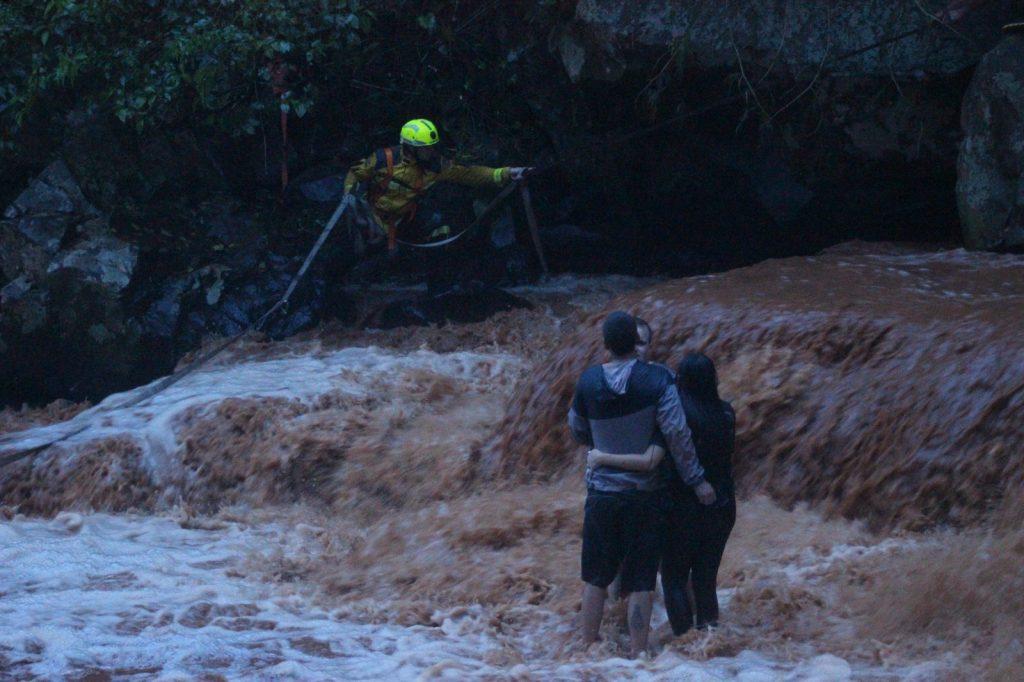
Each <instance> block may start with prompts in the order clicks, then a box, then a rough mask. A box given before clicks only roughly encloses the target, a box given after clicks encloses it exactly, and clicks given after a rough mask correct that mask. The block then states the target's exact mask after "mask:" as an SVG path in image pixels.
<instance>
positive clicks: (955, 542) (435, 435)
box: [0, 245, 1024, 680]
mask: <svg viewBox="0 0 1024 682" xmlns="http://www.w3.org/2000/svg"><path fill="white" fill-rule="evenodd" d="M1022 274H1024V259H1022V258H1020V257H1012V256H991V255H988V256H980V255H971V254H967V253H964V252H960V251H953V252H920V251H913V250H910V249H903V248H899V247H878V246H871V247H868V246H862V245H853V246H847V247H843V248H841V249H837V250H833V251H831V252H828V253H825V254H823V255H821V256H819V257H816V258H807V259H790V260H785V261H774V262H768V263H764V264H762V265H759V266H756V267H753V268H747V269H744V270H738V271H733V272H730V273H725V274H722V275H714V276H707V277H698V278H691V279H687V280H680V281H676V282H666V283H660V284H655V285H654V286H653V287H651V286H648V285H650V284H651V283H650V282H631V281H629V280H623V279H617V280H609V279H603V280H597V281H574V280H572V279H563V280H560V281H557V282H555V283H553V284H549V285H547V286H545V287H536V288H533V289H531V290H523V291H520V292H518V293H520V294H521V295H524V296H528V297H530V298H531V299H532V300H533V301H534V302H535V303H536V304H537V305H536V308H535V309H534V310H531V311H528V310H516V311H511V312H509V313H503V314H501V315H498V316H496V317H494V318H492V319H491V320H489V321H487V322H484V323H479V324H473V325H461V326H449V327H444V328H439V329H419V330H391V331H387V332H375V331H364V332H353V331H349V330H344V329H323V330H320V331H319V332H316V333H310V334H308V335H306V336H304V337H301V338H295V339H292V340H290V341H288V342H283V343H269V342H256V341H253V342H250V343H247V344H245V345H243V346H241V347H239V348H238V349H236V350H235V351H234V352H233V354H231V355H228V356H227V357H223V358H220V359H219V360H218V361H217V362H216V363H214V364H213V365H210V366H208V367H206V368H204V369H203V370H201V371H199V372H196V373H195V374H194V375H192V376H190V377H188V378H186V379H185V380H183V381H182V382H181V383H179V384H177V385H175V386H174V387H172V388H171V389H170V390H168V391H167V392H166V393H164V394H161V395H160V396H158V397H157V398H155V399H154V400H152V401H150V402H149V403H146V404H143V405H140V406H138V407H135V408H131V409H126V410H119V409H118V408H117V407H116V406H117V405H118V404H119V403H120V402H121V401H122V400H123V399H124V397H129V396H130V395H131V392H130V393H129V396H111V397H109V398H108V399H107V400H105V401H104V402H103V403H100V404H99V405H97V406H95V407H90V406H86V405H81V406H74V405H67V404H55V405H53V406H50V407H49V408H48V409H45V410H35V411H33V410H23V411H17V412H14V411H7V412H5V413H0V430H2V431H3V433H2V434H0V450H4V449H9V448H17V447H30V446H32V445H34V444H37V443H39V442H45V441H46V440H49V439H52V438H53V437H55V436H57V435H60V434H62V433H69V432H74V431H76V430H77V429H78V428H79V427H80V426H82V425H89V427H90V428H89V429H88V430H86V431H83V432H82V433H80V434H77V435H75V436H72V437H71V438H69V439H68V441H66V442H63V443H61V444H60V445H58V446H56V447H54V448H52V449H51V450H50V451H48V452H46V453H44V454H43V455H41V456H39V457H37V458H35V459H31V460H26V461H23V462H20V463H18V464H15V465H13V466H11V467H8V468H7V469H5V470H4V471H2V472H0V519H3V520H2V521H0V564H2V565H4V566H5V567H6V566H13V567H14V570H13V571H5V572H4V577H3V579H2V580H0V594H2V595H3V599H0V671H3V673H5V674H9V675H10V676H12V677H14V678H22V677H32V676H36V677H61V676H71V677H84V676H88V675H92V676H94V677H95V679H111V678H116V679H150V678H154V677H156V678H163V679H179V678H196V677H203V678H204V679H225V678H232V677H240V676H241V677H263V678H286V677H291V678H299V679H332V678H337V677H339V676H343V677H353V678H355V677H359V676H364V677H379V676H384V675H387V676H390V677H394V678H398V679H415V678H443V677H455V678H465V677H482V678H487V679H531V678H543V679H578V678H580V677H588V678H593V679H606V678H617V677H623V676H633V677H635V678H636V679H680V678H683V679H687V678H692V679H721V678H727V677H744V678H746V679H794V680H810V679H822V680H826V679H827V680H834V679H846V678H850V677H859V678H867V679H896V678H910V679H921V680H924V679H936V678H939V679H942V678H946V679H958V678H962V677H964V676H971V677H988V678H990V679H1007V678H1013V677H1019V674H1020V672H1021V671H1022V670H1024V625H1022V623H1021V621H1020V618H1019V614H1020V612H1021V611H1022V610H1024V601H1022V597H1021V595H1024V574H1022V572H1021V570H1020V565H1021V563H1022V561H1024V534H1022V533H1021V530H1020V518H1019V516H1017V515H1015V514H1014V507H1013V504H1012V500H1013V498H1014V495H1015V494H1016V493H1017V491H1019V487H1020V476H1021V473H1020V472H1021V467H1020V460H1019V454H1018V453H1019V451H1020V446H1021V437H1022V436H1021V433H1022V431H1024V428H1022V424H1021V416H1020V415H1021V410H1020V408H1021V401H1022V399H1024V396H1022V395H1021V389H1020V387H1021V382H1022V378H1024V367H1022V364H1021V363H1022V360H1021V356H1020V354H1019V350H1018V348H1017V347H1016V339H1015V334H1016V332H1017V331H1018V330H1019V329H1020V328H1022V326H1021V317H1022V316H1024V313H1022V312H1021V306H1020V302H1021V300H1022V298H1024V277H1022ZM639 285H645V286H646V288H642V289H640V288H637V287H638V286H639ZM631 289H635V291H632V292H630V290H631ZM613 296H619V298H616V299H615V300H610V299H612V297H613ZM613 307H624V308H627V309H629V310H632V311H633V312H635V313H637V314H639V315H641V316H643V317H645V318H646V319H648V320H649V321H650V322H651V323H652V325H653V326H654V327H655V343H654V347H653V348H652V351H653V353H654V355H655V357H656V359H659V360H661V361H665V362H670V363H671V362H675V361H676V360H677V359H678V357H679V356H680V354H681V353H682V352H684V350H687V349H690V348H699V349H702V350H705V352H708V353H709V354H711V355H712V356H713V357H714V358H715V360H716V361H717V362H718V364H719V371H720V374H721V378H722V382H723V392H724V394H725V395H726V396H727V397H728V398H730V399H732V400H733V402H734V404H735V405H736V406H737V412H738V413H739V419H740V444H739V452H738V454H737V462H736V464H737V472H738V473H739V475H740V477H741V483H742V486H743V489H744V496H743V497H742V498H741V500H740V505H739V517H738V522H737V527H736V530H735V532H734V535H733V538H732V540H731V541H730V545H729V547H728V549H727V551H726V556H725V559H724V563H723V567H722V571H721V580H720V588H721V594H722V602H723V623H722V627H720V628H718V629H717V630H715V631H713V632H710V633H690V634H688V635H686V636H684V637H682V638H672V637H671V636H668V633H667V632H666V629H665V624H664V621H665V616H664V613H663V611H660V610H659V612H658V613H657V614H656V625H657V628H656V630H655V636H654V654H653V656H652V657H650V658H648V659H643V660H639V661H626V660H624V659H623V658H621V656H622V655H623V653H624V652H625V651H626V642H627V635H626V630H625V624H624V613H623V612H622V607H621V606H616V607H614V608H613V610H612V615H611V617H609V618H608V619H606V623H605V626H604V629H603V632H602V634H603V639H604V641H603V642H602V643H601V644H599V645H598V646H596V647H595V648H593V649H591V650H590V651H583V650H581V649H580V647H579V645H578V643H577V642H576V641H575V640H574V637H573V632H574V627H573V619H574V617H575V615H576V613H577V611H578V608H579V601H580V600H579V578H578V560H579V536H580V529H581V525H582V509H583V496H584V491H583V490H582V481H581V477H580V462H581V458H580V457H579V449H578V448H577V447H576V446H575V445H573V444H571V443H570V442H569V441H568V438H567V434H566V429H565V426H564V419H565V410H566V408H567V404H568V396H569V393H570V392H571V390H572V385H573V382H574V380H575V375H576V372H577V371H578V370H579V369H581V368H582V367H583V365H584V364H586V363H587V362H588V361H590V360H592V359H595V358H597V357H599V356H600V349H599V344H598V341H597V329H596V323H597V320H599V319H600V313H601V311H604V310H608V309H610V308H613ZM768 495H770V496H771V497H772V498H775V499H774V500H772V499H770V498H769V497H768ZM780 502H781V503H782V504H781V505H780V504H779V503H780ZM804 502H807V503H810V506H809V505H808V504H804ZM815 507H817V508H815ZM823 512H826V513H825V514H824V515H823ZM827 512H838V514H836V513H832V514H828V513H827ZM841 516H847V517H851V518H849V519H848V518H841ZM830 517H831V518H830ZM859 519H863V520H864V521H867V522H868V523H864V522H863V521H861V520H859ZM941 521H955V522H957V525H959V526H960V528H959V529H951V528H938V527H935V526H936V524H937V523H938V522H941ZM940 525H941V524H940ZM924 526H928V527H929V528H930V529H929V530H927V531H921V530H918V529H919V528H921V527H924ZM940 590H941V591H942V593H943V595H944V597H943V599H941V600H937V599H935V594H936V592H937V591H940ZM154 642H157V643H158V646H156V647H154V646H153V643H154ZM0 676H2V675H0Z"/></svg>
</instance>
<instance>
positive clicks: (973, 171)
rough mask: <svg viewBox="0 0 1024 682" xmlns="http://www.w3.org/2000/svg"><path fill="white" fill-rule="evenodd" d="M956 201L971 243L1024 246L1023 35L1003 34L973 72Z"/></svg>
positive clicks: (964, 112) (964, 115) (966, 102)
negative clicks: (1003, 36)
mask: <svg viewBox="0 0 1024 682" xmlns="http://www.w3.org/2000/svg"><path fill="white" fill-rule="evenodd" d="M961 123H962V125H963V131H964V136H963V141H962V142H961V143H960V156H959V159H958V163H957V184H956V193H957V204H958V207H959V209H960V221H961V229H962V230H963V236H964V241H965V242H966V244H967V246H968V247H970V248H973V249H1004V248H1020V247H1022V246H1024V36H1021V35H1012V36H1008V37H1007V38H1005V39H1004V40H1003V41H1002V42H1001V43H1000V44H999V45H997V46H996V47H995V48H994V49H993V50H992V51H990V52H989V53H988V54H986V55H985V57H984V58H983V59H982V60H981V64H979V65H978V68H977V70H976V71H975V72H974V77H973V78H972V79H971V84H970V86H969V87H968V89H967V94H966V95H965V96H964V102H963V109H962V112H961Z"/></svg>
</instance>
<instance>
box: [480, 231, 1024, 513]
mask: <svg viewBox="0 0 1024 682" xmlns="http://www.w3.org/2000/svg"><path fill="white" fill-rule="evenodd" d="M1022 273H1024V259H1021V258H1020V257H1015V256H992V255H974V254H968V253H967V252H964V251H946V252H921V251H913V250H905V249H902V248H899V247H867V246H858V245H855V246H847V247H842V248H840V249H837V250H833V251H829V252H826V253H825V254H823V255H821V256H819V257H816V258H793V259H788V260H781V261H768V262H765V263H762V264H760V265H757V266H754V267H751V268H745V269H740V270H735V271H732V272H729V273H726V274H723V275H714V276H705V277H697V278H691V279H684V280H678V281H674V282H671V283H667V284H663V285H659V286H656V287H653V288H651V289H649V290H645V291H643V292H641V293H637V294H633V295H630V296H626V297H624V298H622V299H620V300H619V301H617V302H616V303H614V304H613V305H612V306H611V307H610V308H609V310H611V309H614V308H622V309H625V310H629V311H631V312H633V313H635V314H637V315H639V316H641V317H643V318H645V319H647V320H648V321H650V322H651V324H652V326H653V327H654V329H655V333H654V343H653V346H652V359H654V360H656V361H660V362H665V363H668V364H669V365H670V366H674V365H675V364H676V363H678V361H679V360H680V359H681V358H682V356H683V354H684V353H686V352H689V351H702V352H705V353H707V354H708V355H710V356H711V357H712V358H713V359H714V360H715V362H716V363H717V365H718V368H719V376H720V377H721V382H722V394H723V396H724V397H726V398H727V399H729V400H732V401H733V404H734V406H735V407H736V411H737V415H738V449H737V454H736V460H735V466H736V472H737V475H738V478H739V481H740V484H741V486H742V487H743V488H746V489H747V490H763V491H767V492H769V493H770V494H772V495H773V496H775V497H777V498H778V499H780V500H782V501H783V502H784V503H787V504H793V503H796V502H798V501H801V500H809V501H814V502H818V503H821V504H823V505H824V506H825V507H826V508H827V509H828V510H830V511H833V512H835V513H838V514H842V515H844V516H849V517H858V518H866V519H868V520H870V521H871V522H873V523H874V524H876V525H880V526H906V527H919V526H923V525H928V524H931V523H935V522H941V521H949V522H953V523H972V522H976V521H978V520H980V519H982V518H984V517H986V516H987V515H988V514H989V512H991V511H992V510H993V509H994V508H995V507H997V506H998V505H999V504H1000V503H1001V501H1002V500H1003V499H1004V497H1006V496H1008V495H1010V494H1011V493H1015V492H1018V491H1020V488H1021V485H1022V482H1024V481H1022V474H1024V468H1022V467H1021V465H1020V461H1019V458H1018V457H1017V456H1016V453H1018V452H1019V451H1020V448H1021V447H1022V446H1024V421H1022V418H1021V414H1022V412H1021V408H1022V407H1024V357H1022V355H1021V353H1020V346H1019V330H1020V329H1021V328H1022V325H1024V314H1022V313H1021V307H1020V302H1021V300H1022V298H1024V277H1022V276H1021V275H1022ZM602 319H603V315H595V316H594V317H592V318H591V319H590V320H589V321H588V322H587V323H585V324H584V325H582V326H581V328H580V330H579V331H578V332H577V333H576V334H575V335H573V336H572V337H570V338H569V339H567V340H566V341H565V342H564V343H563V344H562V345H561V347H560V349H559V350H558V351H556V352H554V353H553V354H552V358H553V359H552V362H550V363H549V364H547V365H546V366H543V367H540V368H538V370H537V372H536V374H535V375H534V376H533V378H532V380H531V381H530V382H529V383H528V384H527V385H525V386H524V387H522V388H521V389H520V391H519V393H518V395H517V397H516V399H515V400H514V403H513V406H512V408H511V410H510V413H509V416H508V417H507V419H506V422H505V423H504V424H503V425H502V427H501V428H500V430H499V436H498V438H499V440H498V441H497V442H496V443H495V444H494V446H493V450H492V453H491V454H492V457H493V459H492V464H493V465H494V466H495V467H497V468H500V470H502V471H503V472H504V473H506V474H507V475H512V476H516V477H527V478H529V477H532V476H536V475H540V476H546V475H549V474H551V473H553V472H557V471H559V470H561V469H563V468H565V467H570V466H574V465H575V463H577V462H578V461H579V460H578V458H577V457H576V453H577V452H578V448H577V447H575V446H574V444H573V443H572V442H571V439H570V436H569V433H568V429H567V427H566V426H565V423H564V422H565V411H566V410H567V406H568V405H569V402H570V400H571V395H572V391H573V387H574V384H575V380H576V378H577V377H578V376H579V374H580V372H581V371H582V370H583V368H584V367H585V366H587V365H588V364H590V363H592V362H596V361H600V360H601V359H602V358H603V352H602V350H601V347H600V346H601V344H600V331H599V329H600V322H601V320H602Z"/></svg>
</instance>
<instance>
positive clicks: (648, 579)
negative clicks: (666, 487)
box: [581, 490, 667, 592]
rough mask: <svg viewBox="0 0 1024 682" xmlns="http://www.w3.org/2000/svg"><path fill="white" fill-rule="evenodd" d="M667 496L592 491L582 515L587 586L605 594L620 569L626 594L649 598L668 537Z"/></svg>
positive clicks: (645, 493) (662, 493)
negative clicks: (633, 593) (665, 540)
mask: <svg viewBox="0 0 1024 682" xmlns="http://www.w3.org/2000/svg"><path fill="white" fill-rule="evenodd" d="M666 502H667V500H666V497H665V493H664V491H653V492H622V493H608V492H601V491H598V490H590V491H588V493H587V503H586V506H585V508H584V510H585V511H584V515H583V557H582V562H581V563H582V571H581V573H582V578H583V582H585V583H589V584H591V585H594V586H595V587H600V588H605V587H608V585H610V584H611V582H612V580H614V579H615V575H616V574H617V573H618V572H619V569H620V568H621V569H622V591H623V592H650V591H652V590H653V589H654V586H655V583H656V581H657V578H658V562H659V560H660V558H661V548H662V542H663V539H664V537H665V523H666V522H665V511H666V510H665V505H666Z"/></svg>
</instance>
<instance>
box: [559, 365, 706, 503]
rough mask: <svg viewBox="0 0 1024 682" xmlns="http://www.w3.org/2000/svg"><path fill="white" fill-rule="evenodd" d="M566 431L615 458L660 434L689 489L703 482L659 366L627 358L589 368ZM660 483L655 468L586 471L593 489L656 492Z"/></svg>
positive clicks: (672, 392)
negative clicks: (649, 469)
mask: <svg viewBox="0 0 1024 682" xmlns="http://www.w3.org/2000/svg"><path fill="white" fill-rule="evenodd" d="M569 428H570V429H571V430H572V435H573V437H574V438H576V440H577V441H579V442H580V443H582V444H584V445H588V446H590V447H592V448H597V449H598V450H601V451H602V452H607V453H610V454H614V455H625V454H634V453H642V452H644V451H646V450H647V447H648V446H649V445H650V444H651V443H652V442H655V441H656V439H657V433H658V431H659V430H660V431H661V434H662V435H663V436H664V438H665V442H666V443H667V444H668V449H669V452H670V453H671V455H672V459H673V461H674V463H675V466H676V470H677V471H678V472H679V476H680V478H682V479H683V481H684V482H685V483H686V484H687V485H690V486H696V485H699V484H700V483H701V482H702V481H703V480H704V470H703V469H702V468H701V466H700V462H699V461H698V460H697V453H696V451H695V450H694V447H693V438H692V436H691V434H690V428H689V427H688V426H687V425H686V416H685V415H684V414H683V408H682V405H681V404H680V402H679V394H678V393H677V392H676V387H675V384H674V383H673V381H672V374H671V372H669V371H668V369H666V368H665V367H662V366H660V365H654V364H650V363H647V362H641V361H640V360H637V359H632V360H623V361H616V362H610V363H607V364H605V365H595V366H593V367H590V368H588V369H587V370H586V371H585V372H583V375H582V376H581V377H580V380H579V382H577V384H576V395H575V397H574V398H573V402H572V408H571V409H570V410H569ZM665 484H666V481H665V476H664V474H663V473H662V472H661V471H660V468H659V467H656V468H655V470H654V471H626V470H624V469H616V468H614V467H605V466H602V467H596V468H595V469H587V488H588V489H593V490H600V491H605V492H623V491H629V490H657V489H658V488H661V487H664V486H665Z"/></svg>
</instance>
